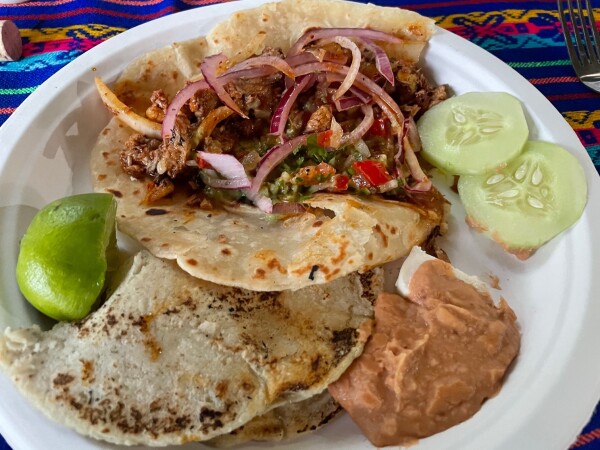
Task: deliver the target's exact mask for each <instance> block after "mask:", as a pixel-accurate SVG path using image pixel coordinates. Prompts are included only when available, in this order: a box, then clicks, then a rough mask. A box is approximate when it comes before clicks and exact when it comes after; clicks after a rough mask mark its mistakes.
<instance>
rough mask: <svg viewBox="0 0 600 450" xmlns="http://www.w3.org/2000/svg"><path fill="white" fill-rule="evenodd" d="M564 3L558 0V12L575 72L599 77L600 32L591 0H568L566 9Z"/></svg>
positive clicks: (583, 75) (580, 75)
mask: <svg viewBox="0 0 600 450" xmlns="http://www.w3.org/2000/svg"><path fill="white" fill-rule="evenodd" d="M564 3H565V2H564V1H563V0H558V12H559V16H560V21H561V24H562V28H563V34H564V35H565V42H566V44H567V50H568V51H569V57H570V58H571V62H572V63H573V67H574V69H575V72H576V73H577V75H578V76H579V77H580V78H582V77H585V76H592V75H595V76H596V77H597V76H598V75H600V73H599V72H600V33H599V32H598V27H597V25H596V20H595V18H594V12H593V10H592V5H591V0H566V4H567V9H566V10H565V8H564ZM569 24H570V26H569ZM593 72H595V73H593Z"/></svg>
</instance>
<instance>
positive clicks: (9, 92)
mask: <svg viewBox="0 0 600 450" xmlns="http://www.w3.org/2000/svg"><path fill="white" fill-rule="evenodd" d="M37 88H38V87H37V86H31V87H24V88H17V89H0V95H21V94H31V93H32V92H33V91H35V90H36V89H37Z"/></svg>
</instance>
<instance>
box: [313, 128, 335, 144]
mask: <svg viewBox="0 0 600 450" xmlns="http://www.w3.org/2000/svg"><path fill="white" fill-rule="evenodd" d="M332 134H333V130H327V131H322V132H320V133H317V145H319V146H321V147H329V140H330V139H331V135H332Z"/></svg>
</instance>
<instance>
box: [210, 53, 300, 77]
mask: <svg viewBox="0 0 600 450" xmlns="http://www.w3.org/2000/svg"><path fill="white" fill-rule="evenodd" d="M264 66H271V67H274V68H275V69H277V70H279V71H280V72H282V73H283V74H284V75H285V76H287V77H290V78H295V77H296V74H294V69H292V68H291V66H290V65H289V63H288V62H287V61H286V60H285V59H282V58H280V57H278V56H255V57H253V58H248V59H246V60H245V61H242V62H241V63H239V64H236V65H235V66H233V67H232V68H231V69H229V70H227V72H225V73H224V74H223V75H228V74H229V73H231V72H239V71H241V70H245V69H252V68H255V67H264ZM203 73H204V72H203Z"/></svg>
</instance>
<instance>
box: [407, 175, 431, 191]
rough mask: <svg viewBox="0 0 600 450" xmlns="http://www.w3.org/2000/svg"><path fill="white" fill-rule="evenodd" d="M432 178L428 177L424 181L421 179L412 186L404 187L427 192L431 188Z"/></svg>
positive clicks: (409, 189) (408, 189)
mask: <svg viewBox="0 0 600 450" xmlns="http://www.w3.org/2000/svg"><path fill="white" fill-rule="evenodd" d="M431 186H432V184H431V180H430V179H429V178H426V179H425V180H424V181H419V182H418V183H415V184H413V185H412V186H404V189H405V190H407V191H408V192H427V191H429V190H430V189H431Z"/></svg>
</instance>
